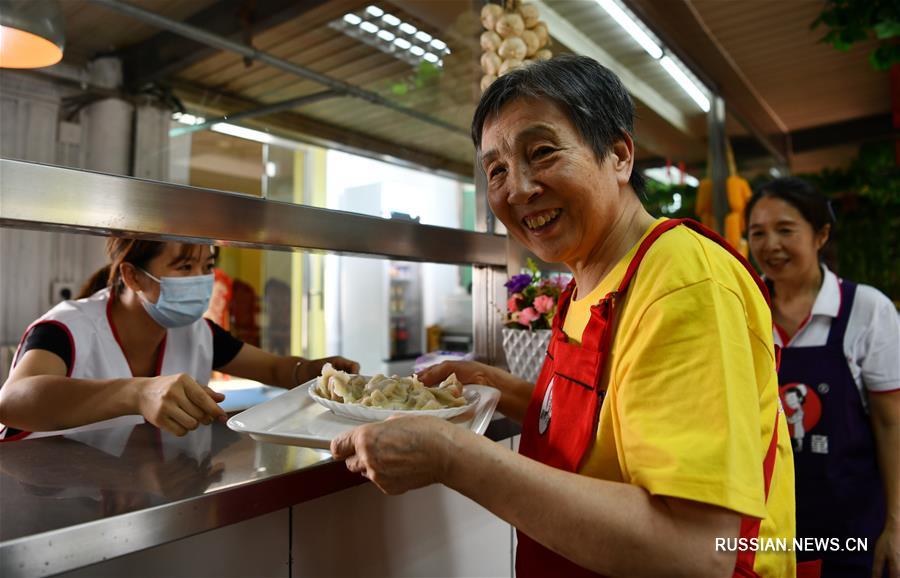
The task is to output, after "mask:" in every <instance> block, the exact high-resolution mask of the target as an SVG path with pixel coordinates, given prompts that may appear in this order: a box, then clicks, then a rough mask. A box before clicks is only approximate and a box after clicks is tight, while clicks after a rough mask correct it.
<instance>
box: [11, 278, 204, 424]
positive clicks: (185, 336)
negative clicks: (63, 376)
mask: <svg viewBox="0 0 900 578" xmlns="http://www.w3.org/2000/svg"><path fill="white" fill-rule="evenodd" d="M109 303H110V301H109V290H108V289H103V290H101V291H98V292H97V293H94V294H93V295H91V296H90V297H88V298H86V299H79V300H77V301H63V302H62V303H59V304H58V305H56V306H55V307H54V308H53V309H51V310H50V311H48V312H47V313H45V314H44V315H43V316H41V317H40V318H39V319H38V320H37V321H35V322H34V323H32V324H31V326H29V328H28V330H27V331H26V332H25V335H28V332H29V331H30V330H31V327H34V326H35V325H37V324H38V323H42V322H45V321H53V322H54V323H55V324H57V325H58V326H60V327H61V328H62V329H64V330H65V331H66V333H68V335H69V339H70V341H71V343H72V354H73V355H72V357H73V362H72V367H71V372H70V373H69V377H72V378H76V379H120V378H129V377H133V376H132V374H131V368H130V367H129V366H128V360H127V359H126V358H125V353H124V352H123V351H122V348H121V347H120V346H119V343H118V341H117V340H116V337H115V335H114V334H113V330H112V325H111V324H110V319H109V316H108V313H107V312H108V306H109ZM23 343H24V336H23V340H22V342H20V343H19V348H18V349H17V350H16V355H15V357H14V358H13V367H15V366H16V363H18V360H19V351H20V350H21V349H22V344H23ZM212 360H213V338H212V330H211V329H210V327H209V325H208V324H207V323H206V321H205V320H204V319H198V320H197V321H195V322H194V323H192V324H190V325H188V326H186V327H177V328H175V329H169V330H167V331H166V338H165V342H164V344H163V352H162V364H161V365H160V368H159V375H175V374H177V373H187V374H188V375H190V376H191V377H193V378H194V380H195V381H196V382H197V383H199V384H200V385H206V384H207V383H209V378H210V374H211V373H212ZM143 421H144V418H143V417H142V416H139V415H138V416H122V417H117V418H113V419H109V420H104V421H101V422H97V423H94V424H90V425H86V426H81V427H78V428H72V429H69V430H62V431H55V432H35V433H33V434H31V435H30V436H28V437H38V436H46V435H56V434H60V433H71V432H74V431H82V430H84V429H95V428H98V427H110V426H113V425H126V424H136V423H142V422H143Z"/></svg>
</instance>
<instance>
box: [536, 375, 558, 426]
mask: <svg viewBox="0 0 900 578" xmlns="http://www.w3.org/2000/svg"><path fill="white" fill-rule="evenodd" d="M555 380H556V377H553V378H552V379H551V380H550V383H548V384H547V391H545V392H544V401H543V402H541V414H540V416H538V433H539V434H541V435H544V433H545V432H546V431H547V428H548V427H550V414H551V413H553V382H554V381H555Z"/></svg>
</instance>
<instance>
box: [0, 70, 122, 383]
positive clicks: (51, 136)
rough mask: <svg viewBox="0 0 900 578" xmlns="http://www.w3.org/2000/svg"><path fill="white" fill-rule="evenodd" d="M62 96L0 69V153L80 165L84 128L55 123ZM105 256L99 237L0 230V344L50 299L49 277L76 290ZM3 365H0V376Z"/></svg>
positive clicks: (12, 338)
mask: <svg viewBox="0 0 900 578" xmlns="http://www.w3.org/2000/svg"><path fill="white" fill-rule="evenodd" d="M65 95H66V92H65V91H64V90H62V89H60V88H59V87H57V86H55V85H54V84H53V83H51V82H48V81H42V80H39V79H35V78H32V77H28V76H24V75H20V74H15V73H9V72H3V73H0V119H2V129H0V156H2V157H4V158H11V159H22V160H29V161H35V162H43V163H52V164H61V165H68V166H76V167H77V166H81V163H83V162H84V147H83V146H82V143H83V142H84V141H83V139H84V136H85V135H84V131H83V130H80V129H79V126H80V125H78V124H73V123H64V124H62V125H61V124H60V122H59V112H60V105H61V99H62V97H63V96H65ZM60 126H62V127H63V130H60ZM105 260H106V259H105V255H104V251H103V239H102V238H100V237H94V236H89V235H74V234H66V233H47V232H36V231H27V230H17V229H6V228H4V229H0V346H3V345H15V344H17V343H18V341H19V339H20V337H21V336H22V332H23V331H24V330H25V328H26V327H27V326H28V324H29V323H31V322H32V321H33V320H34V319H36V318H37V317H39V316H40V315H42V314H43V313H44V312H45V311H46V310H48V309H49V308H50V307H51V306H52V305H53V304H55V302H56V301H57V300H56V299H54V298H53V296H51V286H52V284H53V283H54V282H67V283H71V284H72V285H73V286H75V288H76V290H77V288H79V287H80V285H81V284H82V283H83V282H84V281H85V280H86V279H87V277H88V276H89V275H90V274H91V273H92V272H93V271H95V270H97V269H98V268H100V267H101V266H102V265H103V264H104V263H105ZM6 369H7V368H6V367H5V366H4V367H0V378H5V372H6Z"/></svg>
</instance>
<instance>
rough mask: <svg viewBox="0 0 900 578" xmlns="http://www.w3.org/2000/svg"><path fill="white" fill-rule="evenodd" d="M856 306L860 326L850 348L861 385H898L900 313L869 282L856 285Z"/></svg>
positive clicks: (895, 387)
mask: <svg viewBox="0 0 900 578" xmlns="http://www.w3.org/2000/svg"><path fill="white" fill-rule="evenodd" d="M857 308H858V313H859V314H861V315H862V319H859V320H858V321H859V322H861V323H862V328H863V329H862V331H861V332H860V334H859V336H858V337H857V338H856V339H855V343H853V344H852V347H851V351H852V354H853V356H854V357H855V358H856V360H857V363H859V366H860V369H861V370H862V381H863V385H864V386H865V388H866V389H867V390H869V391H872V392H888V391H894V390H898V389H900V317H898V314H897V309H896V308H895V307H894V304H893V303H892V302H891V300H890V299H888V298H887V296H886V295H884V294H883V293H881V292H880V291H878V290H877V289H875V288H873V287H869V286H868V285H859V286H858V288H857V291H856V298H855V299H854V305H853V309H854V310H857ZM854 313H856V311H854ZM854 321H857V320H854Z"/></svg>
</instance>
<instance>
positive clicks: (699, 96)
mask: <svg viewBox="0 0 900 578" xmlns="http://www.w3.org/2000/svg"><path fill="white" fill-rule="evenodd" d="M659 64H660V66H662V67H663V68H664V69H665V70H666V72H668V73H669V76H671V77H672V78H674V79H675V82H677V83H678V84H679V85H680V86H681V88H683V89H684V91H685V92H686V93H688V96H690V97H691V98H692V99H693V100H694V102H696V103H697V106H699V107H700V109H701V110H702V111H703V112H709V98H707V96H706V95H705V94H703V92H702V91H701V90H700V89H699V88H698V87H697V85H696V84H694V81H693V80H691V79H690V77H688V75H687V74H686V73H685V72H684V70H682V69H681V67H680V66H678V64H676V63H675V61H674V60H672V58H670V57H668V56H663V57H662V58H661V59H660V60H659Z"/></svg>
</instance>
